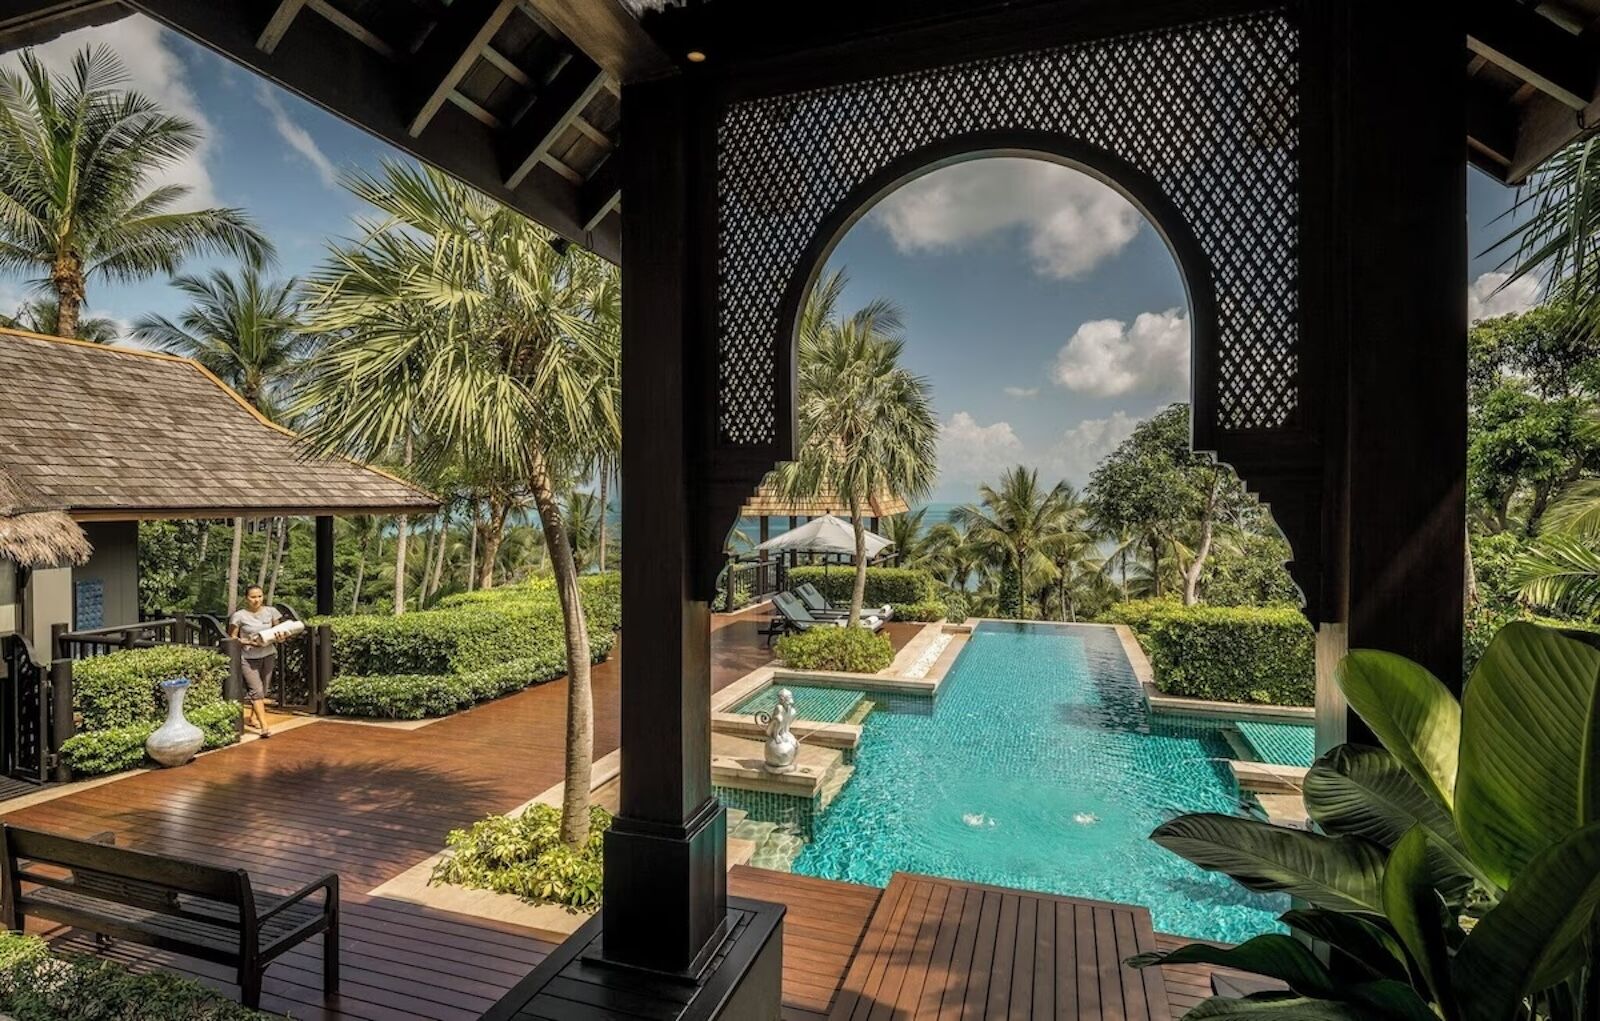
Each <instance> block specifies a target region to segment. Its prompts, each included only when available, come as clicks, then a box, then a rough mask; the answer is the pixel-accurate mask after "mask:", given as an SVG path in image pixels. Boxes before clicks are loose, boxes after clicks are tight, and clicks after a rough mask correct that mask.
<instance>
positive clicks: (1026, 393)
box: [1005, 386, 1039, 400]
mask: <svg viewBox="0 0 1600 1021" xmlns="http://www.w3.org/2000/svg"><path fill="white" fill-rule="evenodd" d="M1005 393H1006V396H1007V397H1017V398H1020V399H1022V400H1027V399H1028V398H1030V397H1037V396H1039V388H1038V387H1036V386H1008V387H1006V389H1005Z"/></svg>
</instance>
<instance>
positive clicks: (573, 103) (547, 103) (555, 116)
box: [505, 54, 606, 188]
mask: <svg viewBox="0 0 1600 1021" xmlns="http://www.w3.org/2000/svg"><path fill="white" fill-rule="evenodd" d="M605 79H606V74H605V72H604V71H602V70H601V69H600V68H599V66H598V65H596V64H595V62H594V61H592V60H590V59H589V58H588V57H586V56H584V55H582V54H574V55H573V56H572V58H571V59H570V60H568V61H567V63H566V65H565V66H564V67H562V68H561V70H560V71H559V72H558V73H557V74H556V76H555V79H554V80H552V81H551V82H550V84H549V85H548V86H546V88H545V90H544V91H543V92H541V93H540V94H539V96H538V98H537V99H535V100H534V103H533V107H532V108H531V109H530V110H528V112H527V113H525V114H523V115H522V119H521V120H519V121H517V123H516V124H514V125H513V126H512V128H511V131H510V132H509V135H510V138H509V140H508V142H507V145H506V160H505V184H506V187H507V188H515V187H516V186H517V185H519V184H521V183H522V182H523V180H524V179H525V178H526V177H527V176H528V174H529V173H530V172H531V171H532V170H533V168H534V167H535V166H536V165H538V163H539V160H540V159H542V158H543V157H544V156H545V155H546V154H547V153H549V151H550V147H551V146H553V145H554V144H555V143H556V140H557V139H559V138H560V137H561V135H562V133H563V132H565V131H566V130H567V128H569V127H571V126H572V121H573V118H575V117H577V116H578V115H579V114H581V113H583V111H584V109H585V108H586V107H587V106H588V105H589V102H590V101H591V100H592V99H594V97H595V94H596V93H598V92H599V91H600V90H601V89H602V88H604V87H605Z"/></svg>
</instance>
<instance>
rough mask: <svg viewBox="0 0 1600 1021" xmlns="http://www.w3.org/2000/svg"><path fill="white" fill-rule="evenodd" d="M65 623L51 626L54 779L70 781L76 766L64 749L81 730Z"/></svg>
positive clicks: (52, 756)
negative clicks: (75, 714) (74, 708)
mask: <svg viewBox="0 0 1600 1021" xmlns="http://www.w3.org/2000/svg"><path fill="white" fill-rule="evenodd" d="M66 632H67V626H66V625H65V624H52V625H50V651H51V653H52V658H51V660H50V749H49V752H50V758H49V761H50V762H51V763H53V769H52V770H51V779H52V780H55V781H56V782H57V783H66V782H67V781H69V780H71V779H72V769H71V768H70V767H69V766H68V765H67V763H66V760H65V759H63V758H62V757H61V748H62V746H63V745H65V744H66V743H67V741H68V740H70V739H71V738H72V735H73V734H76V733H77V731H78V727H77V721H76V720H74V719H73V716H72V660H71V659H69V658H68V657H67V655H66V651H65V650H64V649H63V648H62V645H63V643H62V641H61V636H62V635H64V634H66Z"/></svg>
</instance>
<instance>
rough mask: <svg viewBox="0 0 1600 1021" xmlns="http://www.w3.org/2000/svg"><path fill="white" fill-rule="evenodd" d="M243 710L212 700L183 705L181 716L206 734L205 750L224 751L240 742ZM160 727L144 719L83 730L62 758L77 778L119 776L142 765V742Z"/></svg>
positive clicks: (68, 743)
mask: <svg viewBox="0 0 1600 1021" xmlns="http://www.w3.org/2000/svg"><path fill="white" fill-rule="evenodd" d="M243 711H244V707H243V706H241V705H240V704H239V703H238V702H224V701H215V702H209V703H207V704H205V705H203V706H199V707H196V708H191V707H190V706H189V704H188V702H187V701H186V702H185V703H184V713H183V714H184V716H185V717H187V718H188V720H189V722H190V723H193V724H194V725H195V726H197V727H199V728H200V729H201V730H203V731H205V735H206V743H205V748H206V749H207V750H209V749H212V748H224V747H226V746H228V745H231V744H233V743H234V742H236V741H238V740H239V733H238V727H237V724H238V722H239V715H240V713H242V712H243ZM160 725H161V723H160V721H159V720H154V721H153V720H143V721H140V722H138V723H128V724H124V725H123V726H120V727H105V728H101V729H98V730H84V731H82V732H80V733H78V734H74V735H73V736H72V737H70V738H68V739H67V741H66V743H65V744H63V745H62V746H61V757H62V758H63V759H64V760H65V761H66V763H67V765H68V766H70V767H72V772H73V773H74V774H75V775H77V776H100V775H103V774H105V773H120V772H122V771H123V770H125V769H134V768H136V767H138V766H141V765H144V763H145V757H144V741H145V738H147V737H149V736H150V734H151V732H152V731H154V730H155V729H156V728H157V727H159V726H160Z"/></svg>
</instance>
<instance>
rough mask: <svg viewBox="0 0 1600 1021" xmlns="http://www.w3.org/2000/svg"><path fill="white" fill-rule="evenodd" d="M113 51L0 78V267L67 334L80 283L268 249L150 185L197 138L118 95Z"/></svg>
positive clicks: (224, 218) (176, 194) (122, 78)
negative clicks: (41, 295) (25, 278)
mask: <svg viewBox="0 0 1600 1021" xmlns="http://www.w3.org/2000/svg"><path fill="white" fill-rule="evenodd" d="M127 80H128V77H127V74H126V73H125V72H124V70H123V67H122V64H121V62H120V61H119V60H118V59H117V57H116V55H115V54H114V53H112V52H111V50H109V49H106V48H105V47H93V48H86V49H84V50H81V51H80V52H79V53H78V54H77V55H76V56H74V57H73V59H72V64H71V67H70V68H69V69H68V70H67V71H66V72H65V73H63V74H60V75H52V74H51V73H50V72H49V71H48V70H47V69H46V68H45V67H44V65H43V64H42V63H40V61H39V60H38V58H37V57H36V56H35V55H34V54H33V52H32V51H24V52H23V54H22V56H21V59H20V66H19V67H18V68H17V69H15V70H5V71H0V270H8V271H12V272H18V271H21V272H36V273H38V274H40V276H41V277H42V280H41V283H42V284H43V285H44V286H46V287H48V288H49V289H50V290H51V291H53V292H54V294H55V298H56V300H57V301H58V302H59V304H60V313H59V316H58V319H57V331H58V332H59V333H60V334H61V335H62V336H66V337H76V336H77V335H78V329H79V323H78V318H79V313H80V310H81V309H82V307H83V302H84V297H85V295H86V293H87V287H88V281H89V279H90V278H92V277H99V278H103V279H107V280H114V281H124V282H126V281H137V280H144V279H146V278H148V277H151V276H155V275H156V274H160V273H174V272H176V271H177V269H178V266H179V264H180V263H182V262H183V260H184V259H186V258H188V257H189V256H191V255H195V254H199V253H213V254H231V255H235V256H238V257H240V258H242V259H245V260H247V261H249V262H252V263H255V264H260V263H263V262H265V261H267V260H269V259H270V258H271V257H272V244H271V242H269V241H268V240H267V239H266V237H265V236H263V235H262V234H261V232H260V231H259V230H257V229H256V227H255V225H254V223H252V222H251V220H250V217H249V216H247V215H246V214H245V213H244V212H243V211H242V210H239V209H222V208H218V209H196V210H189V211H183V210H181V209H179V208H177V207H179V206H181V205H182V203H183V201H184V199H185V198H186V197H187V196H188V194H189V191H190V189H189V188H188V187H186V186H184V185H177V184H153V183H152V181H153V179H154V178H155V177H156V176H157V175H159V174H160V173H161V172H162V171H164V170H165V169H167V168H168V167H170V166H172V165H173V164H174V163H176V162H178V161H179V160H181V159H183V158H184V157H186V156H188V155H189V154H190V153H192V152H193V151H194V149H195V147H196V146H197V145H198V144H199V141H200V132H199V129H198V128H197V127H196V126H195V125H194V124H192V123H190V122H189V121H187V120H184V119H183V118H182V117H175V116H173V115H171V114H169V113H166V112H164V111H163V110H162V109H161V107H160V106H158V105H157V104H156V103H155V102H154V101H153V100H151V99H148V98H146V97H145V96H143V95H141V94H139V93H137V92H132V91H129V90H126V89H125V88H124V87H123V86H124V85H125V84H126V83H127Z"/></svg>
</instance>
